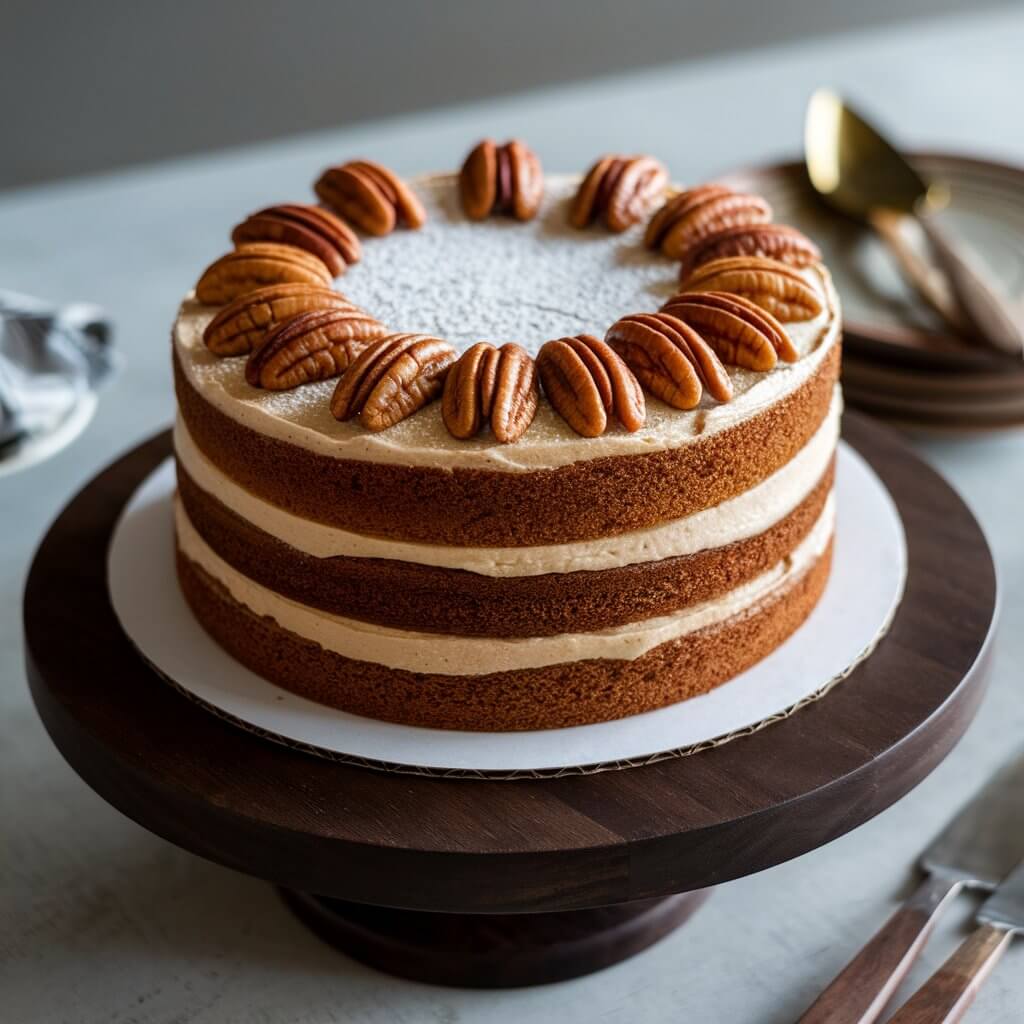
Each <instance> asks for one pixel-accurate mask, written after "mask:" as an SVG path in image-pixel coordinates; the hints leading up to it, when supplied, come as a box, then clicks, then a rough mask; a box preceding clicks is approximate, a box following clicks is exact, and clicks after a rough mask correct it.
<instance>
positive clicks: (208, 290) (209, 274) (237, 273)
mask: <svg viewBox="0 0 1024 1024" xmlns="http://www.w3.org/2000/svg"><path fill="white" fill-rule="evenodd" d="M271 284H304V285H311V286H314V287H320V288H328V287H330V284H331V272H330V271H329V270H328V269H327V267H325V266H324V264H323V262H322V261H321V260H319V259H317V258H316V256H313V255H312V254H311V253H308V252H306V250H305V249H297V248H296V247H295V246H294V245H279V244H278V243H276V242H247V243H245V244H244V245H240V246H239V247H238V248H237V249H235V251H234V252H229V253H226V254H225V255H224V256H221V258H220V259H219V260H215V261H214V262H213V263H211V264H210V265H209V266H208V267H207V268H206V270H204V271H203V276H202V277H200V278H199V283H198V284H197V285H196V298H197V299H199V301H200V302H203V303H206V304H207V305H208V306H221V305H223V304H224V303H226V302H233V301H234V300H235V299H237V298H238V297H239V296H241V295H246V294H247V293H248V292H254V291H256V289H257V288H265V287H266V286H267V285H271Z"/></svg>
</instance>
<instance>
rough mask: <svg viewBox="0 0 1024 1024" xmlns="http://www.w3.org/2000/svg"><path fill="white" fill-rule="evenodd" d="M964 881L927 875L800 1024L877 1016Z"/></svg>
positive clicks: (855, 1023)
mask: <svg viewBox="0 0 1024 1024" xmlns="http://www.w3.org/2000/svg"><path fill="white" fill-rule="evenodd" d="M960 889H961V883H960V882H953V881H949V880H947V879H940V878H927V879H925V881H924V882H922V883H921V885H920V886H919V887H918V888H917V890H916V891H915V892H914V894H913V895H912V896H911V897H910V899H909V900H907V902H906V903H905V904H904V905H903V906H902V907H901V908H900V909H899V910H897V911H896V913H895V914H893V916H892V917H890V918H889V921H888V922H887V923H886V924H885V925H884V926H883V927H882V929H881V930H880V931H878V932H877V933H876V934H875V936H874V938H873V939H871V941H870V942H868V944H867V945H866V946H865V947H864V948H863V949H862V950H861V951H860V952H859V953H858V954H857V956H855V957H854V958H853V960H851V961H850V963H849V964H847V965H846V967H845V968H844V969H843V970H842V971H841V972H840V973H839V974H838V975H837V976H836V978H835V980H833V982H832V984H831V985H829V987H828V988H827V989H825V991H824V992H822V994H821V995H820V996H818V998H817V999H816V1000H815V1002H814V1005H813V1006H811V1008H810V1009H809V1010H808V1011H807V1012H806V1013H805V1014H804V1015H803V1016H802V1017H801V1018H800V1022H799V1024H871V1022H872V1021H875V1020H877V1019H878V1018H879V1016H880V1015H881V1013H882V1011H883V1010H884V1009H885V1005H886V1003H888V1002H889V1000H890V999H891V998H892V995H893V993H894V992H895V991H896V989H897V988H898V987H899V984H900V982H901V981H902V980H903V978H904V977H905V975H906V973H907V971H909V970H910V966H911V964H912V963H913V962H914V960H915V959H916V958H917V955H918V954H919V953H920V952H921V950H922V949H923V948H924V944H925V943H926V942H927V941H928V936H929V935H931V932H932V929H933V928H934V927H935V922H936V921H937V920H938V916H939V914H940V913H941V912H942V910H943V908H944V907H945V906H946V905H947V904H948V903H949V901H950V900H951V899H952V898H953V897H954V896H955V895H956V894H957V893H958V892H959V891H960Z"/></svg>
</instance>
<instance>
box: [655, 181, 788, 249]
mask: <svg viewBox="0 0 1024 1024" xmlns="http://www.w3.org/2000/svg"><path fill="white" fill-rule="evenodd" d="M771 219H772V208H771V207H770V206H769V205H768V203H767V202H765V200H764V199H762V198H761V197H760V196H753V195H746V194H744V193H742V192H733V190H732V189H730V188H726V187H725V186H724V185H701V186H700V187H698V188H691V189H688V190H687V191H686V192H680V193H679V195H677V196H673V197H672V198H671V199H669V200H668V202H666V203H665V205H664V206H662V208H661V209H660V210H659V211H658V212H657V213H656V214H655V215H654V216H653V217H652V218H651V221H650V223H649V224H648V225H647V232H646V234H645V235H644V244H645V245H646V246H647V247H648V248H649V249H661V251H662V252H663V253H664V254H665V255H666V256H668V257H670V258H671V259H675V260H677V259H681V258H682V256H683V254H684V253H685V252H686V251H687V250H689V249H691V248H692V247H693V246H694V245H696V244H697V243H698V242H700V241H701V240H702V239H704V238H707V237H708V236H709V235H713V234H715V233H716V232H718V231H721V230H722V229H723V228H731V227H737V226H740V225H746V224H766V223H767V222H768V221H770V220H771Z"/></svg>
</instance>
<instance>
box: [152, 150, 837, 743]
mask: <svg viewBox="0 0 1024 1024" xmlns="http://www.w3.org/2000/svg"><path fill="white" fill-rule="evenodd" d="M481 145H482V146H485V148H484V149H483V150H481V149H480V147H477V149H476V150H474V151H473V153H472V154H471V157H470V159H467V161H466V164H465V166H464V167H463V170H462V172H461V173H460V174H436V175H430V176H424V177H420V178H416V179H413V180H412V181H410V182H409V183H404V182H401V181H400V180H399V179H397V178H396V177H395V176H394V175H391V173H390V172H387V171H386V169H383V168H380V167H379V165H376V164H371V163H369V162H356V163H353V164H350V165H343V167H342V168H336V169H333V172H327V173H326V174H325V175H324V177H323V178H321V180H320V182H318V187H317V192H318V194H319V196H320V198H321V200H322V201H323V204H324V205H323V207H307V206H301V205H298V204H293V205H292V206H289V207H276V208H270V209H269V210H268V211H261V213H260V214H256V215H253V217H250V218H249V219H248V220H247V221H245V222H243V224H242V225H239V228H237V229H236V231H235V235H234V236H233V237H234V240H235V242H236V243H237V245H238V248H237V249H236V250H235V251H234V252H233V253H231V254H229V257H224V258H222V260H221V261H218V263H217V264H215V265H214V267H213V268H212V270H211V271H208V272H207V273H206V274H204V275H203V278H202V279H201V280H200V284H199V286H198V287H197V290H196V292H193V293H190V294H189V295H188V296H187V297H186V298H185V300H184V301H183V303H182V305H181V308H180V312H179V314H178V317H177V320H176V323H175V325H174V329H173V339H172V340H173V344H172V348H173V365H174V377H175V385H176V394H177V400H178V410H179V412H178V418H177V421H176V424H175V428H174V452H175V459H176V464H177V477H178V492H177V496H176V500H175V530H176V537H177V553H178V575H179V580H180V585H181V587H182V590H183V592H184V595H185V597H186V599H187V601H188V604H189V605H190V607H191V609H192V611H193V612H194V614H195V616H196V617H197V619H198V620H199V622H200V623H201V624H202V626H203V627H204V628H205V629H206V631H207V632H208V633H209V634H210V635H211V636H212V637H213V638H214V639H215V640H216V641H217V643H219V644H220V645H221V646H222V647H223V648H224V649H226V650H227V651H228V652H229V653H230V654H231V655H232V656H233V657H234V658H236V659H237V660H239V661H240V662H242V663H243V664H244V665H246V666H247V667H248V668H250V669H251V670H253V671H254V672H255V673H257V674H259V675H260V676H262V677H264V678H266V679H268V680H270V681H271V682H273V683H275V684H277V685H278V686H280V687H283V688H285V689H287V690H290V691H292V692H294V693H296V694H299V695H301V696H303V697H306V698H309V699H311V700H313V701H317V702H320V703H322V704H325V705H330V706H332V707H336V708H341V709H343V710H346V711H349V712H352V713H355V714H358V715H363V716H369V717H372V718H377V719H384V720H388V721H392V722H398V723H404V724H408V725H418V726H429V727H435V728H445V729H464V730H479V731H507V730H524V729H546V728H557V727H566V726H574V725H581V724H587V723H594V722H601V721H607V720H610V719H615V718H621V717H623V716H627V715H634V714H638V713H642V712H647V711H651V710H653V709H656V708H660V707H664V706H665V705H668V704H671V703H674V702H678V701H682V700H686V699H688V698H692V697H695V696H698V695H700V694H703V693H706V692H708V691H709V690H710V689H712V688H713V687H717V686H719V685H720V684H723V683H725V682H727V681H728V680H730V679H731V678H733V677H734V676H736V675H737V674H738V673H740V672H742V671H743V670H745V669H747V668H748V667H750V666H751V665H753V664H755V663H756V662H758V661H759V660H761V659H763V658H764V657H765V656H766V655H768V654H769V653H770V652H771V651H772V650H774V649H775V648H776V647H777V646H778V645H779V644H781V643H782V642H783V641H784V640H785V639H786V638H787V637H788V636H789V635H790V634H792V633H793V631H794V630H795V629H797V628H798V627H799V626H800V625H801V623H803V622H804V620H805V619H806V618H807V616H808V615H809V614H810V612H811V611H812V609H813V608H814V606H815V604H816V602H817V601H818V599H819V597H820V596H821V594H822V592H823V590H824V587H825V584H826V581H827V579H828V575H829V567H830V559H831V549H832V538H833V527H834V522H835V499H834V496H833V486H832V485H833V474H834V460H835V450H836V444H837V440H838V435H839V417H840V410H841V397H840V391H839V387H838V372H839V358H840V313H839V303H838V300H837V297H836V293H835V291H834V289H833V286H832V283H831V279H830V276H829V274H828V271H827V269H826V268H825V267H824V266H823V265H822V263H821V262H820V259H819V258H818V256H817V252H816V250H815V249H814V247H813V243H811V242H809V241H808V240H806V239H804V238H803V236H802V235H800V234H799V233H798V232H795V231H793V229H789V228H784V227H782V226H777V225H774V224H772V223H770V215H771V214H770V210H768V208H767V205H766V204H765V203H764V202H763V200H760V199H759V198H757V197H744V196H737V195H736V194H735V193H732V192H731V191H730V190H729V189H725V188H722V187H718V186H705V187H702V188H698V189H690V190H684V191H680V190H678V189H675V188H673V187H671V186H670V185H669V184H668V178H667V174H665V172H664V169H663V168H661V165H660V164H658V163H657V161H653V160H651V159H650V158H643V159H641V158H622V157H614V158H605V159H604V160H603V162H602V161H598V163H597V164H595V166H594V168H591V171H590V172H589V173H588V174H587V175H585V176H582V177H581V176H579V175H575V176H573V175H547V176H546V177H544V176H543V174H542V172H541V170H540V166H539V163H538V162H537V161H536V158H535V157H533V155H532V154H531V153H529V151H528V150H526V147H522V145H521V144H519V145H520V149H519V150H516V149H515V148H513V147H512V144H507V145H506V146H503V147H498V146H494V145H493V144H486V145H485V144H481ZM487 145H489V146H490V147H491V148H490V150H488V149H487V148H486V146H487ZM523 150H525V151H526V156H524V155H523ZM616 161H618V163H616ZM374 190H376V191H374ZM381 197H383V198H381ZM324 211H326V212H324ZM331 211H333V212H331ZM694 211H696V214H697V215H696V216H694ZM261 218H262V220H261ZM318 218H319V219H318ZM254 219H255V221H256V223H255V226H253V223H252V222H253V221H254ZM246 225H248V227H246ZM339 225H340V227H339ZM353 229H357V230H358V232H361V233H362V234H363V235H364V236H367V235H369V236H371V237H364V239H363V240H362V242H360V240H359V239H358V237H357V231H356V230H353ZM303 232H305V233H306V235H308V236H310V237H306V235H303ZM317 246H320V248H321V249H322V250H324V251H323V252H319V253H318V252H317ZM288 249H294V250H295V251H296V252H298V253H300V255H301V258H299V257H296V256H294V255H292V254H291V253H288V252H285V253H284V254H282V253H280V252H279V251H278V250H288ZM327 249H329V250H330V251H329V252H327V251H326V250H327ZM307 257H312V259H307ZM328 257H329V258H328ZM317 260H319V261H320V262H319V265H317ZM225 261H226V262H225ZM332 261H333V262H332ZM225 267H226V268H227V269H224V268H225ZM324 267H326V268H327V269H326V270H323V271H322V269H321V268H324ZM680 268H681V272H682V275H683V277H684V278H685V280H684V281H683V282H682V284H681V283H680V280H679V277H678V274H679V272H680ZM339 271H343V272H344V278H343V279H342V282H341V283H340V285H339V288H340V290H338V291H336V290H334V288H333V287H332V284H331V281H332V278H333V276H334V275H336V274H337V273H338V272H339ZM267 287H270V288H277V291H271V292H266V291H257V292H254V291H253V289H254V288H263V289H266V288H267ZM254 294H255V295H256V296H257V299H260V296H262V295H269V296H270V297H269V298H266V299H260V303H262V304H258V303H255V302H254V303H250V304H249V306H246V301H248V300H247V299H246V296H251V295H254ZM225 303H233V304H232V305H229V306H228V308H227V311H226V312H225V310H224V308H223V306H224V304H225ZM274 303H277V305H274ZM239 310H241V311H242V313H241V314H240V313H239ZM254 310H255V312H254ZM268 310H269V311H270V312H268ZM275 310H276V312H275ZM758 310H761V311H762V313H763V314H764V315H763V317H761V318H760V319H759V314H758V312H757V311H758ZM659 311H660V312H659ZM243 314H244V315H243ZM303 318H304V319H303ZM268 321H269V323H268ZM211 324H212V326H211ZM289 324H290V325H291V326H289ZM737 325H738V326H737ZM780 325H781V326H780ZM402 332H406V333H402ZM408 332H419V333H416V334H412V333H408ZM296 339H298V340H296ZM311 339H312V340H311ZM325 339H326V340H325ZM602 339H604V341H602ZM483 340H486V341H493V343H494V344H493V346H492V345H480V344H479V343H480V342H481V341H483ZM556 342H557V344H556ZM659 346H660V347H659ZM282 353H285V354H286V355H287V358H284V356H282ZM680 353H682V355H680ZM413 356H415V359H413V358H412V357H413ZM684 357H685V358H684ZM672 360H676V362H672ZM680 360H683V361H682V362H680ZM677 364H678V365H677ZM402 367H405V368H406V369H405V370H401V369H400V368H402ZM389 368H390V369H389ZM403 373H404V374H405V376H404V377H403V376H402V374H403ZM381 380H383V381H384V383H383V384H381V383H380V381H381ZM694 381H696V382H697V383H696V384H694V383H693V382H694ZM261 382H262V385H263V386H260V385H261ZM495 382H496V383H495ZM292 385H295V386H292ZM503 388H504V390H502V389H503ZM382 389H383V390H382ZM381 396H383V397H381ZM396 396H397V397H396ZM481 396H482V397H481ZM695 396H696V398H695ZM488 417H489V419H488Z"/></svg>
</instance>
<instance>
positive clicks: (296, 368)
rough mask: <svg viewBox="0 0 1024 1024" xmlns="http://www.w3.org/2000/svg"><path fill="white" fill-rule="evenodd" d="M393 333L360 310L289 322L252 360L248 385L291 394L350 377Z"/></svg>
mask: <svg viewBox="0 0 1024 1024" xmlns="http://www.w3.org/2000/svg"><path fill="white" fill-rule="evenodd" d="M387 333H388V329H387V328H386V327H385V326H384V325H383V324H382V323H380V321H378V320H374V318H373V317H372V316H369V315H368V314H366V313H364V312H363V311H362V310H358V309H355V310H353V309H315V310H312V311H310V312H308V313H300V314H299V315H298V316H295V317H292V319H291V320H286V321H285V322H284V323H283V324H280V325H279V326H277V327H276V328H275V329H274V330H273V331H271V332H270V333H269V334H268V335H267V337H266V341H265V342H264V343H263V345H261V346H260V347H259V348H258V349H256V351H254V352H253V353H252V355H251V356H249V360H248V362H247V363H246V364H245V379H246V380H247V381H248V382H249V383H250V384H251V385H252V386H253V387H254V388H267V389H268V390H270V391H286V390H287V389H288V388H296V387H298V386H299V385H300V384H311V383H312V382H313V381H317V380H327V379H328V378H330V377H337V376H338V375H339V374H341V373H344V372H345V370H346V369H347V368H348V366H349V364H350V363H351V362H352V360H353V359H355V357H356V356H357V355H358V354H359V353H360V352H361V351H362V350H363V349H364V348H365V347H366V346H367V345H368V344H369V343H370V342H371V341H374V340H375V339H376V338H383V337H384V336H385V335H386V334H387Z"/></svg>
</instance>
